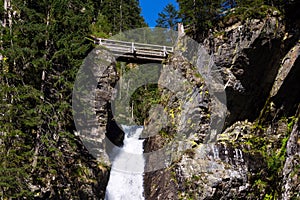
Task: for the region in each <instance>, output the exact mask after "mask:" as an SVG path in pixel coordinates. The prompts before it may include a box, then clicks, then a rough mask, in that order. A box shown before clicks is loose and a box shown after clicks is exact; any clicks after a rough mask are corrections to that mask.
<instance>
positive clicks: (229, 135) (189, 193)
mask: <svg viewBox="0 0 300 200" xmlns="http://www.w3.org/2000/svg"><path fill="white" fill-rule="evenodd" d="M289 27H290V26H289ZM295 29H297V30H298V31H295ZM299 39H300V38H299V27H297V25H295V26H293V30H292V29H290V28H288V27H287V26H286V24H285V21H284V20H283V18H282V16H281V15H280V14H279V13H278V12H277V11H275V10H272V11H271V10H270V11H269V13H268V15H267V16H266V17H265V18H261V19H248V20H245V21H238V20H236V21H235V20H232V21H231V23H229V24H227V25H226V27H224V28H223V29H220V30H215V31H212V32H211V34H210V36H209V38H207V39H206V40H205V41H204V44H205V47H206V49H207V51H208V52H209V53H210V54H212V55H213V57H214V62H215V64H216V66H217V68H218V69H219V71H220V72H221V74H222V77H223V80H224V86H225V91H226V95H227V108H228V113H227V118H226V121H225V126H224V130H223V131H222V133H221V134H219V135H218V136H217V138H216V141H215V142H212V143H205V142H204V141H205V137H207V133H208V130H209V128H208V127H209V125H210V124H209V119H210V114H211V107H212V102H211V101H210V98H209V90H207V87H206V86H205V83H204V82H202V81H201V78H200V79H199V78H197V76H196V74H195V69H194V68H193V66H192V65H191V64H190V63H188V62H186V61H185V60H184V59H183V58H182V54H181V53H180V51H179V52H175V54H174V56H173V57H172V58H170V59H169V60H168V62H167V64H168V65H170V66H173V67H174V69H175V70H177V71H178V72H180V73H181V74H182V76H184V77H186V78H187V79H188V80H189V81H190V82H191V83H192V84H193V85H194V86H196V87H197V88H198V89H199V90H200V91H201V92H200V93H201V94H204V96H203V98H201V100H200V101H199V102H197V104H198V105H195V107H194V110H197V109H198V110H199V112H198V113H197V114H193V111H192V114H188V115H187V116H185V117H184V116H182V115H186V114H182V112H181V110H182V109H181V108H180V105H182V102H180V101H178V99H176V98H174V96H176V94H172V93H171V92H169V91H167V90H164V89H162V95H163V96H167V97H168V100H169V102H167V103H166V104H165V105H166V107H167V112H168V114H169V116H170V119H171V123H170V125H169V126H168V127H167V128H166V129H164V131H163V133H162V134H160V135H157V136H155V137H151V138H148V139H147V140H146V142H145V151H146V152H151V151H153V150H156V149H159V148H162V146H164V144H166V143H168V142H169V141H170V140H172V139H173V138H174V137H173V135H174V133H175V130H178V124H180V121H181V120H183V119H193V118H195V119H198V120H197V121H196V122H197V123H196V124H195V126H194V128H192V129H191V131H192V134H190V135H189V137H187V141H188V144H190V145H188V146H187V147H186V151H185V152H183V153H182V154H181V156H180V157H179V158H178V159H177V160H175V161H174V162H173V163H172V165H171V166H169V167H168V168H165V169H162V170H157V171H155V172H148V173H146V174H145V184H144V186H145V195H146V199H298V198H300V196H299V191H300V190H299V182H300V179H299V169H300V167H299V164H300V163H299V146H300V142H299V111H300V107H299V102H300V101H299V100H300V99H299V97H300V94H299V92H300V90H299V89H300V88H299V87H300V86H299V85H300V84H299V80H300V77H299V76H300V73H299V69H300V65H299V56H300V50H299ZM205 94H206V96H205ZM192 121H195V120H192ZM174 150H176V149H174Z"/></svg>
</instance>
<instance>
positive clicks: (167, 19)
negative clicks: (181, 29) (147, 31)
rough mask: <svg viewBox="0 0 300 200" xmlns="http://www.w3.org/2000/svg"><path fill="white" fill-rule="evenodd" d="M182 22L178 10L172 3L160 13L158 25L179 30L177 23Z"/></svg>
mask: <svg viewBox="0 0 300 200" xmlns="http://www.w3.org/2000/svg"><path fill="white" fill-rule="evenodd" d="M179 22H180V19H179V16H178V11H177V10H176V8H175V6H174V5H173V4H171V3H169V4H168V5H166V7H164V9H163V11H162V12H160V13H158V19H157V20H156V23H157V25H156V26H157V27H162V28H168V29H171V30H177V24H178V23H179Z"/></svg>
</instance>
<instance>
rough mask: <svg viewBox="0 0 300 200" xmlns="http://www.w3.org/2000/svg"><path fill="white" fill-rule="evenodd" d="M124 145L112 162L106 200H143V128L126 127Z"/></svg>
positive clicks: (124, 128)
mask: <svg viewBox="0 0 300 200" xmlns="http://www.w3.org/2000/svg"><path fill="white" fill-rule="evenodd" d="M122 128H123V130H124V133H125V136H124V145H123V147H122V148H120V149H119V152H117V154H116V156H115V158H114V160H113V161H112V169H111V172H110V177H109V181H108V185H107V187H106V194H105V200H143V199H144V195H143V192H144V189H143V188H144V187H143V174H144V167H145V160H144V157H143V142H144V140H143V139H139V136H140V134H141V133H142V131H143V127H142V126H125V125H122Z"/></svg>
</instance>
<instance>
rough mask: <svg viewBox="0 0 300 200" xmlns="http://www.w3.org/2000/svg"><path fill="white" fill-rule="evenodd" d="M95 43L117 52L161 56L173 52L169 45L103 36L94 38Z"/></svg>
mask: <svg viewBox="0 0 300 200" xmlns="http://www.w3.org/2000/svg"><path fill="white" fill-rule="evenodd" d="M94 42H95V44H99V45H103V46H105V47H107V48H108V49H110V50H111V51H113V52H118V53H132V54H134V53H136V54H142V55H149V56H163V57H166V56H167V55H168V54H170V53H173V51H174V49H173V47H170V46H162V45H155V44H144V43H138V42H125V41H119V40H110V39H103V38H95V40H94Z"/></svg>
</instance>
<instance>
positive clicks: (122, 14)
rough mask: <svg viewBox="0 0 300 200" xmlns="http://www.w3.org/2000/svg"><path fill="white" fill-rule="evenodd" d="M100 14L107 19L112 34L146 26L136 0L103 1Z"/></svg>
mask: <svg viewBox="0 0 300 200" xmlns="http://www.w3.org/2000/svg"><path fill="white" fill-rule="evenodd" d="M100 12H101V13H102V14H103V15H105V16H106V17H107V19H109V23H110V24H111V27H112V32H111V33H112V34H116V33H119V32H122V31H126V30H130V29H135V28H140V27H145V26H146V23H145V21H144V19H143V17H142V16H141V8H140V6H139V2H138V1H137V0H103V2H102V3H101V10H100Z"/></svg>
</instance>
